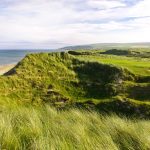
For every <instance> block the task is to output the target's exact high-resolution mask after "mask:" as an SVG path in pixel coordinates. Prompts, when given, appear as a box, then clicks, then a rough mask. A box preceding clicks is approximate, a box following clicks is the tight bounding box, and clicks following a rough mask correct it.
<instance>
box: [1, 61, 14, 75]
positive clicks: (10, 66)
mask: <svg viewBox="0 0 150 150" xmlns="http://www.w3.org/2000/svg"><path fill="white" fill-rule="evenodd" d="M15 65H16V64H7V65H0V75H3V74H4V73H6V72H7V71H9V70H10V69H12V68H13V67H15Z"/></svg>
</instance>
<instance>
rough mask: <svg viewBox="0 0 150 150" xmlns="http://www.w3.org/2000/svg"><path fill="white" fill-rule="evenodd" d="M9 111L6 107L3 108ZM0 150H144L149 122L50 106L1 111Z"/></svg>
mask: <svg viewBox="0 0 150 150" xmlns="http://www.w3.org/2000/svg"><path fill="white" fill-rule="evenodd" d="M7 108H9V107H7ZM0 147H1V148H0V149H8V150H14V149H16V150H22V149H23V150H28V149H30V150H72V149H73V150H74V149H79V150H91V149H92V150H118V149H121V150H126V149H129V150H134V149H135V150H147V149H150V121H146V120H128V119H126V118H120V117H118V116H116V115H112V116H105V117H104V116H102V115H100V114H98V113H96V112H87V111H83V110H78V109H71V110H67V111H61V112H60V111H57V110H56V109H54V108H51V107H50V106H42V107H40V108H39V107H33V106H30V107H25V106H19V107H18V106H16V107H12V108H11V109H6V108H3V109H1V112H0Z"/></svg>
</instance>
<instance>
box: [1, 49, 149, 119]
mask: <svg viewBox="0 0 150 150" xmlns="http://www.w3.org/2000/svg"><path fill="white" fill-rule="evenodd" d="M106 53H107V52H106ZM138 59H140V62H139V61H137V57H129V58H128V57H127V56H120V53H119V56H118V55H116V56H113V55H112V54H110V55H108V54H105V53H104V52H103V54H102V53H101V51H98V50H97V51H92V50H91V51H69V52H60V53H59V52H57V53H39V54H30V55H27V56H26V57H25V58H24V59H23V60H22V61H21V62H19V63H18V65H17V66H16V67H15V68H13V69H12V70H10V71H9V72H7V73H6V74H5V75H4V76H1V77H0V99H1V100H0V103H4V101H6V100H9V101H17V102H18V103H26V104H27V103H31V104H36V105H38V104H40V105H41V104H43V103H48V104H51V105H54V106H56V107H58V108H63V107H66V108H67V107H72V106H77V107H85V108H96V109H98V110H99V111H103V112H116V113H123V114H127V115H131V114H132V115H139V116H141V115H144V116H147V117H149V116H150V103H149V102H150V92H149V91H150V74H149V72H146V71H147V68H150V65H149V59H148V58H147V59H145V58H142V57H140V56H138ZM117 60H118V62H117ZM111 61H112V62H111ZM136 61H137V62H136ZM120 62H121V63H120ZM134 63H135V64H136V65H137V66H138V67H137V66H134V65H135V64H134ZM122 64H123V65H122ZM146 65H147V66H146ZM143 66H145V67H143ZM140 67H141V68H140ZM142 67H143V68H142ZM137 68H138V69H137ZM144 69H145V70H144ZM139 70H140V71H139ZM141 71H142V72H143V73H142V74H139V72H141ZM144 73H145V74H144Z"/></svg>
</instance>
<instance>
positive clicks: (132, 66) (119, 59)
mask: <svg viewBox="0 0 150 150" xmlns="http://www.w3.org/2000/svg"><path fill="white" fill-rule="evenodd" d="M78 58H80V59H81V60H90V61H98V62H101V63H106V64H113V65H116V66H119V67H124V68H127V69H129V70H130V71H131V72H133V73H135V74H137V75H142V76H149V75H150V59H149V58H135V57H125V56H112V55H94V56H92V55H84V56H78Z"/></svg>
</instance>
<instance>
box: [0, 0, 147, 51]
mask: <svg viewBox="0 0 150 150" xmlns="http://www.w3.org/2000/svg"><path fill="white" fill-rule="evenodd" d="M128 42H150V0H0V49H19V48H23V49H26V48H29V49H34V48H36V49H41V48H48V49H53V48H60V47H64V46H70V45H83V44H90V43H128Z"/></svg>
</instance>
